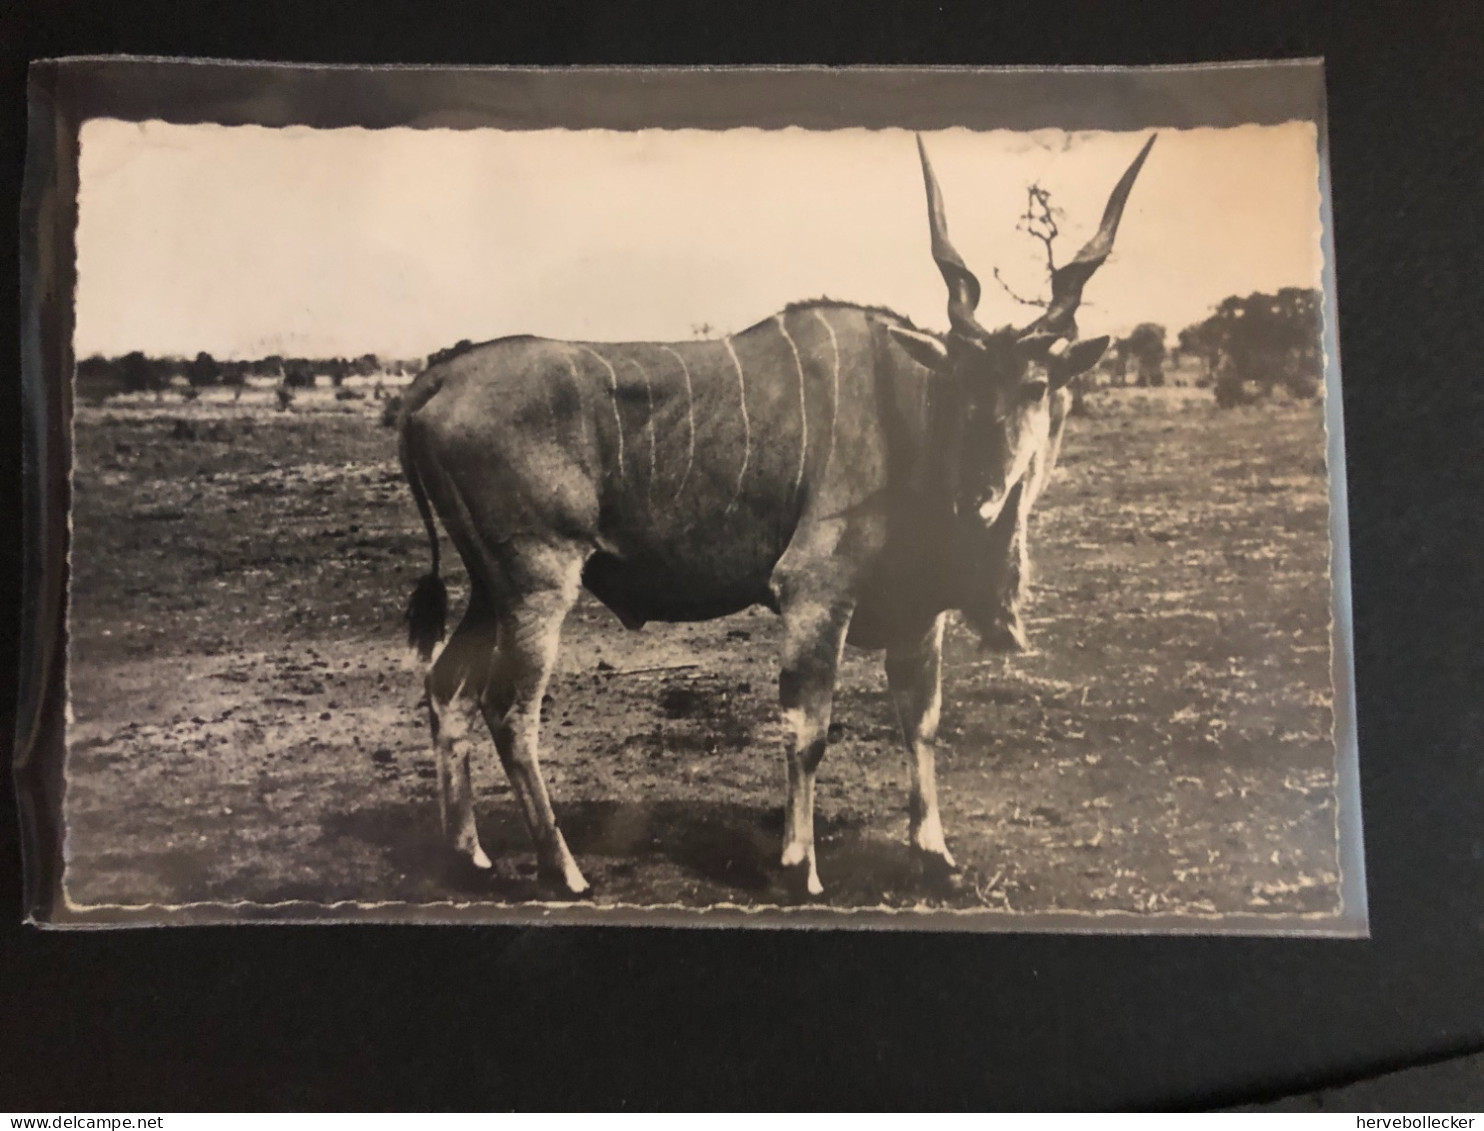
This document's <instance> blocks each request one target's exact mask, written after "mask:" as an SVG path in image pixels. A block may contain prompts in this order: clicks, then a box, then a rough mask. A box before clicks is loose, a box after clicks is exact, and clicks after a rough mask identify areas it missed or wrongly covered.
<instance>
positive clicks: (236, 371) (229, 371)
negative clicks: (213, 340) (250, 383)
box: [221, 361, 251, 389]
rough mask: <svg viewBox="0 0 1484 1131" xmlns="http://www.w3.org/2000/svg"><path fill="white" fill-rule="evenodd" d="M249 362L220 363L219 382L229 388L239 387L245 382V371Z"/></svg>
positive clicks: (249, 365)
mask: <svg viewBox="0 0 1484 1131" xmlns="http://www.w3.org/2000/svg"><path fill="white" fill-rule="evenodd" d="M250 368H251V363H250V362H246V361H226V362H223V363H222V376H221V383H222V384H223V385H225V386H226V387H227V388H229V389H241V388H242V386H244V385H246V384H247V372H248V370H249V369H250Z"/></svg>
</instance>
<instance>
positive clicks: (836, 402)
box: [814, 308, 840, 474]
mask: <svg viewBox="0 0 1484 1131" xmlns="http://www.w3.org/2000/svg"><path fill="white" fill-rule="evenodd" d="M814 317H816V318H818V319H819V320H820V322H822V323H823V324H824V328H825V329H826V330H828V331H829V332H830V348H831V349H832V350H834V354H835V391H834V399H833V400H831V401H830V446H829V449H828V450H827V451H826V452H825V457H824V470H825V471H829V469H830V460H831V459H832V458H833V457H834V454H835V421H836V419H837V418H838V417H839V415H840V342H839V340H838V339H837V338H836V337H835V328H834V327H833V326H831V325H830V320H829V319H828V318H826V317H825V316H824V312H823V311H822V310H819V309H817V308H816V309H815V311H814ZM821 474H823V472H821Z"/></svg>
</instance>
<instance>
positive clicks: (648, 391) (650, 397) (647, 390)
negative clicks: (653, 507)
mask: <svg viewBox="0 0 1484 1131" xmlns="http://www.w3.org/2000/svg"><path fill="white" fill-rule="evenodd" d="M628 362H629V364H630V365H632V366H633V367H634V368H635V369H637V370H638V371H639V376H640V377H643V378H644V398H645V400H647V401H648V402H649V418H648V419H647V420H646V421H645V427H647V428H648V429H649V482H647V483H646V484H645V485H644V496H645V498H646V499H647V500H648V501H649V502H650V503H651V504H652V503H653V502H654V386H653V385H651V384H650V383H649V371H648V370H647V369H645V368H644V366H643V365H641V364H639V362H638V361H636V360H635V359H634V358H632V357H631V358H629V359H628Z"/></svg>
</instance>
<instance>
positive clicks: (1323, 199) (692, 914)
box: [40, 55, 1369, 937]
mask: <svg viewBox="0 0 1484 1131" xmlns="http://www.w3.org/2000/svg"><path fill="white" fill-rule="evenodd" d="M58 61H63V62H80V61H88V62H123V63H169V64H175V65H186V66H218V67H235V68H263V67H271V68H273V69H276V70H302V71H345V72H352V73H360V72H376V71H415V72H422V71H428V72H433V71H438V72H448V71H453V72H503V73H543V72H544V73H572V72H579V73H606V74H646V73H690V74H716V73H731V72H743V73H745V72H754V73H756V72H763V73H775V72H776V73H783V72H816V73H840V72H845V73H850V74H900V73H902V72H904V71H912V72H918V73H939V74H941V73H967V74H994V73H1001V74H1003V73H1033V74H1063V73H1072V74H1076V73H1090V72H1092V73H1098V72H1101V73H1110V74H1149V73H1159V72H1176V73H1178V72H1186V71H1220V70H1241V69H1258V68H1263V69H1278V68H1283V67H1289V66H1293V67H1314V66H1316V65H1321V66H1322V60H1320V59H1314V58H1303V59H1282V60H1271V61H1264V60H1251V61H1238V62H1231V63H1211V64H1206V63H1195V64H1169V65H1162V66H1065V67H1041V66H1007V67H959V66H923V67H885V66H848V67H826V66H736V67H713V66H703V67H683V66H682V67H667V66H649V67H634V66H594V67H539V66H510V67H498V66H497V67H483V66H435V65H423V64H376V65H366V66H361V65H355V64H319V63H270V62H261V61H249V60H240V59H210V58H191V59H180V58H170V57H166V56H155V55H129V56H117V55H114V56H108V55H103V56H99V55H78V56H65V57H63V58H62V59H60V60H58ZM1327 109H1328V108H1327V104H1325V103H1323V102H1322V103H1321V107H1320V113H1319V116H1318V119H1317V120H1316V121H1315V122H1314V125H1315V127H1316V131H1317V133H1316V144H1317V147H1318V157H1319V198H1320V205H1319V227H1320V231H1319V237H1320V249H1321V254H1322V256H1323V265H1322V275H1321V278H1322V284H1321V303H1322V306H1321V309H1322V314H1323V319H1322V322H1323V350H1324V390H1325V396H1324V420H1325V454H1326V463H1325V470H1326V479H1327V484H1328V487H1329V492H1328V494H1329V519H1330V521H1329V560H1328V565H1329V569H1328V578H1329V586H1330V690H1331V696H1330V698H1331V742H1332V746H1333V748H1334V752H1335V762H1334V767H1335V822H1334V823H1335V845H1336V852H1337V857H1338V859H1337V869H1338V874H1339V893H1340V907H1339V910H1338V911H1336V912H1299V913H1293V912H1288V913H1284V914H1282V915H1281V916H1280V915H1277V914H1275V915H1272V916H1265V915H1261V914H1258V913H1255V912H1250V911H1248V912H1235V913H1222V912H1196V911H1180V912H1151V913H1148V914H1142V913H1138V912H1130V911H1126V910H1121V909H1111V908H1110V909H1070V908H1069V909H1061V908H1053V909H1040V910H1035V911H1014V910H998V909H989V908H936V907H935V908H926V907H898V906H889V905H885V904H879V905H875V906H852V907H836V906H827V905H826V906H819V905H807V904H805V905H797V906H784V905H778V904H740V903H735V902H731V901H723V902H719V903H713V904H707V905H705V906H693V905H689V904H682V903H664V904H639V903H626V902H624V903H605V904H596V903H573V902H565V901H564V902H545V901H524V902H517V903H507V902H499V901H492V900H435V901H430V902H414V901H407V900H382V901H364V900H336V901H331V902H327V903H320V902H315V901H312V900H283V901H275V902H255V901H252V900H237V901H193V902H187V903H179V904H170V903H153V902H151V903H139V904H120V903H91V904H90V903H81V902H78V901H76V900H74V899H73V898H72V895H71V893H70V891H69V890H68V887H67V881H68V873H69V868H68V865H69V863H70V856H71V852H70V840H71V828H70V826H69V825H68V823H67V821H66V819H65V817H66V795H67V791H68V787H69V785H70V776H71V775H70V767H69V764H70V755H71V751H70V747H68V748H67V749H66V751H65V754H64V763H63V768H62V791H61V800H60V807H61V813H60V814H59V816H60V817H61V819H62V826H63V838H62V856H63V860H62V865H63V867H62V876H61V881H60V885H59V886H60V888H61V894H62V900H63V903H64V905H65V908H66V910H67V912H68V913H69V915H79V916H83V918H79V919H76V920H73V919H59V920H53V921H50V922H43V923H41V924H40V925H41V926H44V927H52V928H100V929H102V928H116V927H144V926H163V925H190V924H203V925H204V924H207V923H231V924H238V925H251V924H257V925H308V924H313V923H367V922H378V923H406V922H423V923H429V924H453V923H466V924H467V923H488V924H504V925H523V926H526V925H536V924H558V923H565V924H573V925H579V924H583V925H591V924H605V923H611V924H614V925H618V924H623V925H631V926H669V927H693V928H694V927H709V928H717V927H733V926H744V927H766V928H794V929H797V928H818V927H824V926H840V927H852V928H858V927H864V928H877V929H910V930H963V929H969V930H982V931H1015V932H1037V933H1040V932H1047V933H1049V932H1064V933H1077V932H1082V933H1109V934H1112V933H1126V934H1212V935H1265V936H1285V935H1287V936H1316V935H1317V936H1323V937H1369V924H1368V916H1367V904H1366V893H1365V884H1364V848H1363V843H1362V839H1361V836H1362V830H1361V823H1360V783H1359V752H1358V747H1357V744H1356V711H1355V696H1354V687H1355V680H1354V632H1353V626H1352V615H1351V592H1350V553H1349V551H1350V546H1349V514H1348V510H1347V509H1346V508H1347V492H1346V479H1345V451H1344V418H1343V408H1342V403H1341V390H1340V364H1339V335H1338V328H1337V311H1336V294H1337V289H1336V288H1337V283H1336V278H1335V255H1334V234H1333V210H1332V201H1331V197H1330V187H1331V186H1330V169H1329V141H1328V112H1327ZM80 126H81V123H79V128H80ZM412 128H417V127H412ZM553 128H560V127H553ZM740 128H746V127H740ZM780 128H792V129H800V128H803V127H798V126H793V127H780ZM76 251H77V248H76V240H75V239H74V241H73V253H74V263H73V273H72V274H73V295H72V300H73V301H72V305H71V310H72V315H73V318H72V327H71V329H72V332H73V334H74V335H75V332H76V286H77V270H76ZM68 379H69V383H70V384H72V386H73V395H72V407H73V411H72V412H71V413H69V415H68V421H67V425H68V444H69V456H70V457H71V458H70V460H69V468H68V497H69V501H70V499H71V497H72V490H73V480H74V477H75V474H76V450H77V449H76V437H75V430H76V411H75V409H76V388H75V369H74V373H73V374H71V375H69V378H68ZM67 529H68V541H67V565H68V574H67V576H68V587H67V592H66V593H65V594H64V608H65V612H64V632H65V634H66V638H65V640H64V641H63V647H64V649H65V652H66V658H67V662H66V665H65V673H64V678H63V688H64V694H65V696H66V699H65V711H66V728H65V731H67V732H70V730H71V726H72V686H71V677H72V622H71V618H72V601H71V578H72V547H73V513H72V508H71V506H70V505H69V507H68V510H67ZM66 739H67V735H66V733H65V732H64V746H66ZM1347 814H1348V816H1347ZM1347 834H1348V835H1347ZM1352 865H1353V867H1352ZM288 908H312V909H314V910H315V911H316V912H328V913H329V914H311V915H309V916H307V917H300V918H292V919H291V918H277V917H267V918H263V919H256V918H252V917H248V918H242V917H241V916H239V915H236V914H235V913H236V912H239V911H242V910H246V909H251V910H253V911H264V912H273V911H276V910H279V909H288ZM341 909H354V910H355V911H356V912H358V913H362V914H355V915H346V916H339V915H336V914H335V912H337V911H339V910H341ZM392 909H400V910H402V911H405V912H406V913H407V917H405V918H404V917H403V916H402V915H387V916H379V915H377V914H376V913H377V912H386V911H391V910H392ZM434 909H445V910H448V911H453V912H469V913H471V914H467V915H466V914H455V915H453V916H440V917H438V918H436V919H419V918H417V916H418V914H419V913H420V912H422V911H425V910H434ZM152 911H164V912H166V913H168V914H169V915H170V916H171V918H167V919H165V920H160V919H149V920H145V919H136V918H134V916H142V915H145V914H148V913H150V912H152ZM198 911H205V912H221V913H222V914H221V915H220V917H217V916H215V915H211V914H207V915H205V916H199V917H198V916H197V915H195V914H193V913H194V912H198ZM98 912H104V913H107V912H117V913H120V914H121V915H122V916H124V918H120V919H112V918H103V919H89V918H86V916H88V915H89V914H90V913H98ZM177 915H178V916H181V917H180V918H174V916H177ZM763 916H768V917H769V919H770V921H768V922H762V921H760V919H761V917H763ZM850 920H861V921H860V922H850ZM965 920H974V922H973V923H972V924H968V923H965V922H964V921H965ZM1092 924H1096V925H1095V926H1094V925H1092Z"/></svg>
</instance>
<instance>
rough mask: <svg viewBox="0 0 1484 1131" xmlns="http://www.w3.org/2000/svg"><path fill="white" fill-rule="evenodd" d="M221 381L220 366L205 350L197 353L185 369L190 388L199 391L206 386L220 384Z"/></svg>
mask: <svg viewBox="0 0 1484 1131" xmlns="http://www.w3.org/2000/svg"><path fill="white" fill-rule="evenodd" d="M221 379H222V367H221V365H220V364H219V363H218V362H217V360H216V358H214V357H212V356H211V355H210V354H209V353H207V352H206V351H205V350H202V351H201V352H200V353H198V354H197V355H196V356H195V359H194V360H192V362H191V363H190V365H188V366H187V367H186V380H187V381H189V382H190V383H191V387H192V388H195V389H201V388H204V387H206V386H207V385H216V384H219V383H220V382H221Z"/></svg>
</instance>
